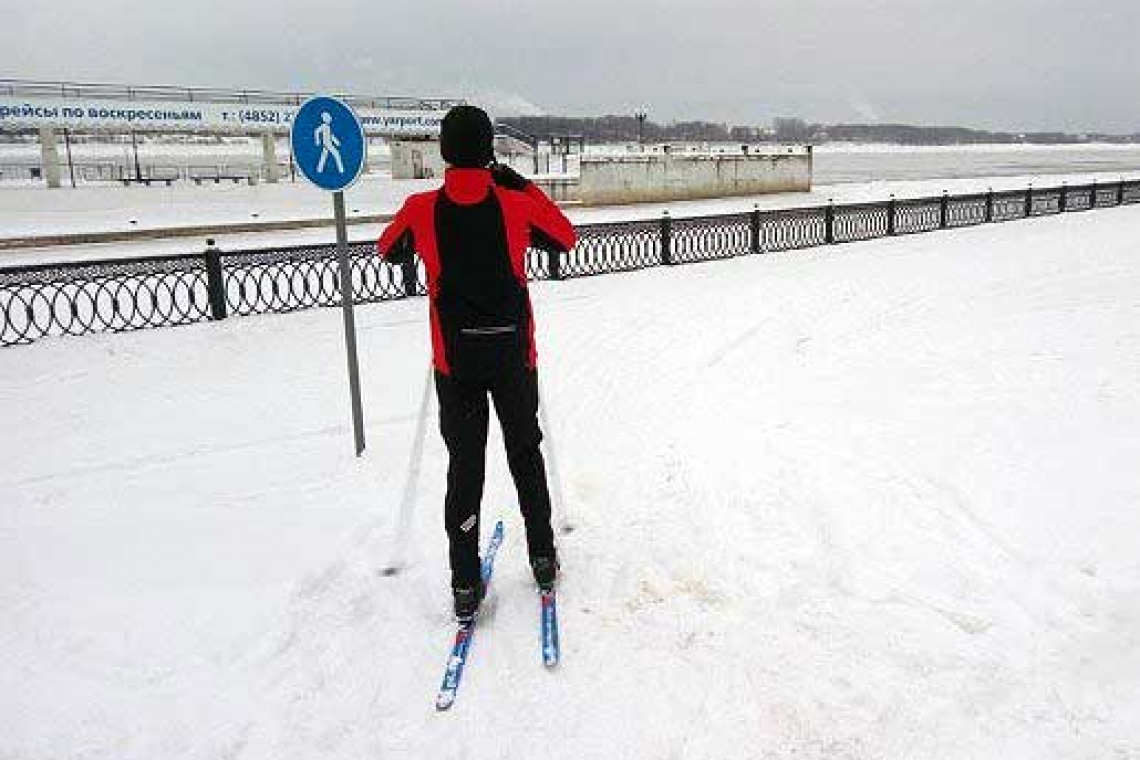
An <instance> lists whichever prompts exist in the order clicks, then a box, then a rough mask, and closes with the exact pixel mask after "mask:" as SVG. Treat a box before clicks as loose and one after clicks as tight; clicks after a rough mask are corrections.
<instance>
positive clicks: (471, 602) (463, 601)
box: [451, 578, 487, 623]
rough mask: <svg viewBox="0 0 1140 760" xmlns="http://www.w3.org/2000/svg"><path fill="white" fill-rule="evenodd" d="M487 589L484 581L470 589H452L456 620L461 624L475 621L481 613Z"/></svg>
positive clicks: (480, 580) (481, 580)
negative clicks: (477, 614) (480, 609)
mask: <svg viewBox="0 0 1140 760" xmlns="http://www.w3.org/2000/svg"><path fill="white" fill-rule="evenodd" d="M486 593H487V589H486V587H485V586H484V585H483V579H482V578H480V579H479V581H478V582H477V583H476V584H475V585H474V586H471V587H469V588H453V589H451V595H452V600H453V601H454V602H455V620H456V621H457V622H459V623H470V622H472V621H474V620H475V615H476V613H478V612H479V604H480V603H481V602H482V601H483V597H484V596H485V595H486Z"/></svg>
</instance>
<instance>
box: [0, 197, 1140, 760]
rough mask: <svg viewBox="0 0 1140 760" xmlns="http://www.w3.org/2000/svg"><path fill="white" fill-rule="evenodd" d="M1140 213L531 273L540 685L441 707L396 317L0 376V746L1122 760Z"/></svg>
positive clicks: (101, 347)
mask: <svg viewBox="0 0 1140 760" xmlns="http://www.w3.org/2000/svg"><path fill="white" fill-rule="evenodd" d="M1137 229H1140V208H1136V207H1125V208H1120V209H1110V210H1102V211H1097V212H1096V213H1089V214H1079V215H1078V214H1072V215H1066V216H1062V217H1053V218H1047V219H1036V220H1031V221H1025V222H1017V223H1010V224H1002V225H994V226H987V227H978V228H972V229H965V230H959V231H954V232H948V233H933V234H928V235H921V236H914V237H907V238H895V239H890V240H880V241H874V242H869V243H861V244H851V245H845V246H840V247H833V248H828V249H819V250H813V251H805V252H799V253H789V254H778V255H768V256H764V257H752V258H747V259H739V260H735V261H731V262H721V263H712V264H708V265H704V266H686V267H678V268H670V269H657V270H651V271H646V272H641V273H637V274H630V275H620V276H619V275H615V276H606V277H596V278H590V279H586V280H575V281H567V282H562V283H540V284H537V285H535V286H534V298H535V308H536V312H537V316H538V319H539V325H540V334H539V340H540V357H541V362H542V366H543V370H542V376H543V382H544V386H545V398H546V407H547V412H548V415H549V418H550V420H551V424H552V429H551V430H550V431H549V432H550V433H552V440H553V442H554V444H555V451H556V453H557V458H558V463H559V465H560V469H561V472H562V479H563V481H564V492H565V510H566V514H567V517H568V518H569V519H570V521H571V522H572V523H573V524H574V525H575V526H576V527H577V530H575V531H574V532H573V533H571V534H569V535H568V536H565V537H564V538H563V539H562V550H563V557H564V564H565V579H564V583H563V586H562V592H563V593H562V597H561V601H562V605H561V616H562V632H563V663H562V665H561V667H560V669H559V670H558V671H556V672H553V673H551V672H545V671H544V670H543V669H542V667H541V665H540V660H539V650H538V637H537V611H536V606H537V604H536V601H535V599H534V594H533V592H532V591H531V589H530V585H529V583H528V578H527V569H526V563H525V556H524V555H525V550H524V546H523V543H522V530H521V524H520V520H519V518H518V516H517V514H516V510H515V509H514V500H513V496H512V492H511V488H510V485H509V480H508V476H507V474H506V467H505V462H504V460H503V456H502V454H501V450H500V444H499V441H498V439H497V438H493V439H492V443H491V446H490V447H489V450H490V455H489V472H488V483H487V489H486V499H485V513H484V517H485V520H484V526H485V529H486V530H488V531H489V530H490V526H491V525H492V523H493V520H494V519H495V518H498V517H501V518H503V519H505V520H506V522H507V543H506V545H505V547H504V550H503V552H502V553H501V554H500V558H499V565H498V569H497V572H496V579H495V599H494V600H493V602H492V603H491V606H490V608H489V611H488V614H487V617H486V619H485V622H484V624H483V626H482V627H481V630H480V632H479V634H478V638H477V639H476V641H475V644H474V652H473V659H472V661H471V663H470V665H469V668H468V671H467V674H466V675H465V678H464V683H463V687H462V690H461V693H460V697H459V702H458V704H457V705H456V707H455V708H454V711H453V712H451V713H449V714H442V715H440V714H436V713H435V712H434V710H433V707H432V702H433V698H434V693H435V690H436V688H437V687H438V684H439V680H440V677H441V675H442V668H443V665H444V661H445V658H446V650H447V647H448V644H449V639H450V634H451V626H450V624H449V620H448V612H447V609H448V603H449V599H448V594H447V575H446V569H445V545H444V540H443V532H442V526H441V522H442V514H441V511H442V510H441V503H442V496H443V491H442V489H443V474H444V467H445V452H444V450H443V447H442V444H441V443H440V441H439V440H438V436H437V435H436V434H435V432H434V428H435V424H436V422H435V419H434V411H433V412H432V417H431V419H430V420H429V423H428V437H427V439H426V443H425V447H424V451H423V461H422V466H421V468H420V475H419V480H418V489H417V494H418V496H417V498H416V499H415V501H414V512H413V517H412V520H411V523H410V525H411V532H410V535H411V540H410V544H409V555H408V556H409V565H408V567H407V570H406V571H405V572H404V573H403V574H401V575H399V576H396V577H394V578H388V577H383V576H382V575H381V574H380V573H379V571H380V569H381V568H382V567H383V566H384V565H385V564H386V563H387V562H388V561H389V560H390V558H391V557H392V552H393V551H394V547H393V542H394V536H395V524H396V521H397V519H396V518H397V516H396V512H397V510H398V504H399V502H400V495H401V493H402V490H403V488H404V485H405V477H406V473H407V471H408V464H409V460H410V458H411V451H412V447H413V439H414V437H415V436H414V433H415V429H416V419H417V412H418V410H419V408H420V400H421V392H422V389H423V383H424V379H425V369H426V366H425V365H426V357H427V347H426V344H427V329H426V326H425V319H426V303H425V302H424V301H423V300H411V301H406V302H399V303H389V304H383V305H377V306H374V307H367V308H363V309H361V310H360V311H359V312H358V321H359V325H360V341H361V351H362V354H361V360H362V367H363V372H364V378H365V386H364V394H365V404H366V411H367V416H368V435H369V441H370V448H369V452H368V455H367V456H366V457H365V458H364V459H362V460H355V459H353V457H352V456H351V442H350V433H349V425H348V419H347V414H348V404H347V400H346V398H345V395H346V391H345V387H344V386H345V382H344V377H343V356H342V348H341V336H340V315H339V313H338V312H336V311H335V310H318V311H309V312H303V313H297V314H292V315H285V316H266V317H257V318H246V319H233V320H229V321H226V322H224V323H217V324H209V325H199V326H193V327H185V328H175V329H165V330H153V331H145V332H139V333H133V334H124V335H104V336H91V337H83V338H66V339H59V338H52V339H47V340H44V341H42V342H39V343H37V344H34V345H32V346H29V347H21V348H11V349H4V350H3V351H2V352H0V405H2V412H3V419H4V423H5V424H4V428H5V431H6V432H7V434H6V435H5V436H3V437H2V438H0V461H2V462H3V463H4V466H3V469H2V470H0V493H3V494H4V498H3V499H2V500H0V716H2V717H0V723H2V730H0V757H4V758H11V759H12V760H41V759H42V758H73V759H80V758H99V759H100V760H103V759H106V758H115V760H136V759H137V760H154V759H155V758H163V759H164V760H171V759H173V758H201V759H203V760H204V759H206V758H210V759H211V760H212V759H214V758H235V759H240V760H254V759H255V758H266V759H269V758H272V759H273V760H288V759H290V758H297V759H298V760H300V759H302V758H303V759H304V760H314V759H315V758H346V759H347V758H353V759H354V760H356V759H358V758H362V757H383V758H423V757H441V758H480V759H482V758H498V757H501V758H515V757H549V758H575V760H577V759H578V758H585V757H591V758H592V757H613V758H618V757H622V758H678V759H681V758H694V759H696V758H801V759H802V758H829V759H842V758H851V759H854V758H868V759H870V758H874V759H876V760H879V759H883V758H887V759H890V758H898V759H899V760H903V759H904V758H905V759H908V760H909V759H910V758H940V759H941V758H950V759H955V758H961V760H979V759H980V758H1003V759H1007V760H1030V759H1034V760H1035V759H1038V758H1042V759H1043V758H1062V757H1065V758H1068V757H1073V758H1076V757H1080V758H1114V760H1123V759H1130V758H1140V728H1138V726H1140V679H1137V677H1136V674H1137V673H1138V672H1140V555H1138V553H1137V551H1136V546H1137V544H1138V541H1140V510H1138V509H1137V504H1138V503H1140V470H1138V469H1137V468H1136V462H1137V461H1138V460H1140V436H1138V435H1137V431H1138V430H1140V383H1137V378H1138V377H1140V299H1138V296H1137V294H1138V293H1140V261H1138V260H1137V258H1136V247H1135V245H1134V240H1135V237H1136V231H1137Z"/></svg>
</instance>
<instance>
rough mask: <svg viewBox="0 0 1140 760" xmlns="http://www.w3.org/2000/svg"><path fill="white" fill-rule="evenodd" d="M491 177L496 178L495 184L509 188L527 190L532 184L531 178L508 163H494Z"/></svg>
mask: <svg viewBox="0 0 1140 760" xmlns="http://www.w3.org/2000/svg"><path fill="white" fill-rule="evenodd" d="M491 178H492V179H494V180H495V184H496V185H498V186H499V187H505V188H507V189H508V190H518V191H520V192H521V191H523V190H526V188H527V186H528V185H529V184H530V180H529V179H527V178H526V177H524V176H523V175H521V174H519V173H518V172H516V171H515V170H514V169H512V168H511V167H509V166H507V165H506V164H493V165H492V166H491Z"/></svg>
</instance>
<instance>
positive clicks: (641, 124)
mask: <svg viewBox="0 0 1140 760" xmlns="http://www.w3.org/2000/svg"><path fill="white" fill-rule="evenodd" d="M648 116H649V114H647V113H646V112H645V111H643V110H642V111H637V112H636V113H634V115H633V118H635V119H637V146H638V147H639V148H643V147H645V119H646V118H648Z"/></svg>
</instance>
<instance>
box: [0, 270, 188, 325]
mask: <svg viewBox="0 0 1140 760" xmlns="http://www.w3.org/2000/svg"><path fill="white" fill-rule="evenodd" d="M0 314H2V315H3V323H2V324H0V345H5V346H10V345H17V344H21V343H31V342H32V341H35V340H39V339H40V338H44V337H47V336H49V335H82V334H84V333H90V332H122V331H125V330H139V329H143V328H147V327H166V326H170V325H185V324H191V323H194V322H201V321H203V320H206V319H209V318H210V307H209V293H208V288H207V282H206V268H205V262H204V260H203V258H202V257H201V256H179V257H163V258H145V259H129V260H122V261H109V262H91V263H68V264H58V265H42V266H35V267H21V268H17V269H0Z"/></svg>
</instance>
